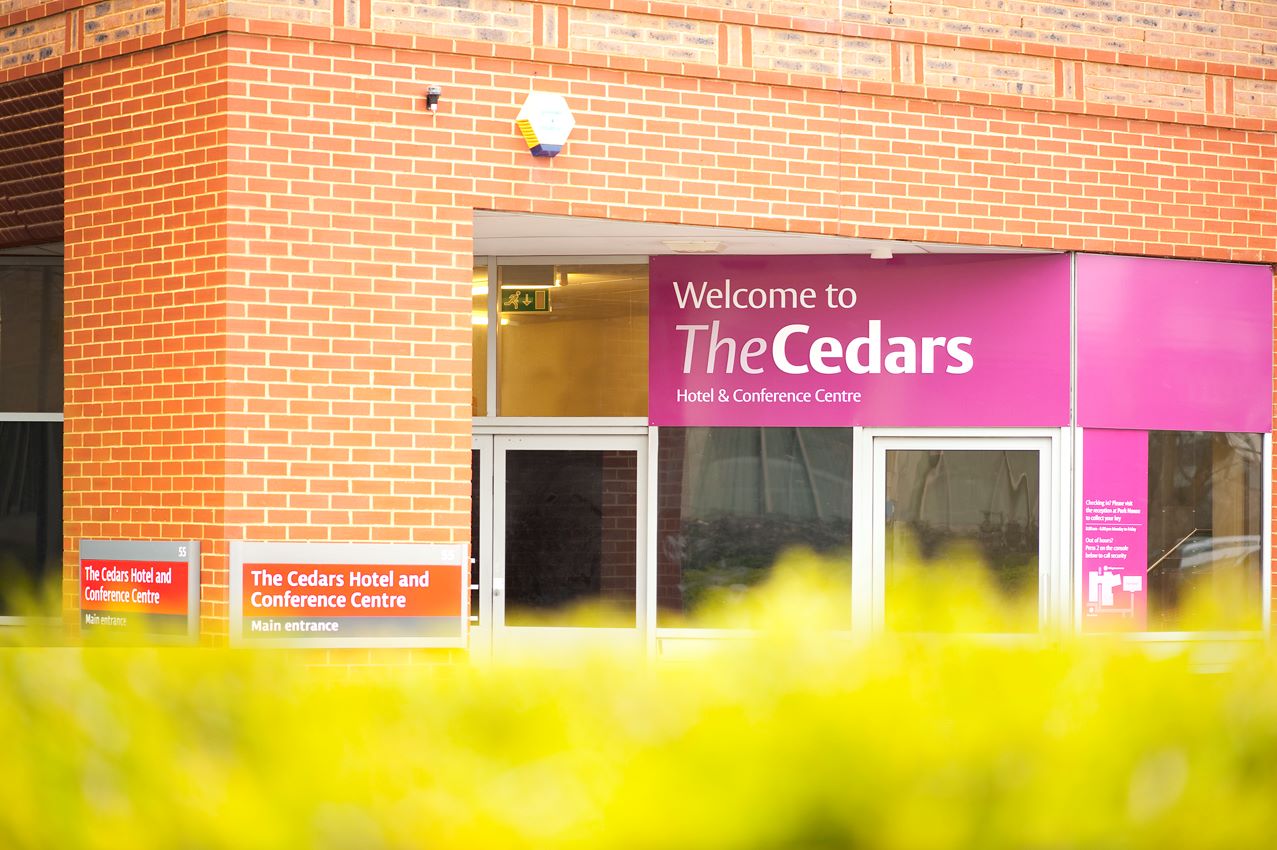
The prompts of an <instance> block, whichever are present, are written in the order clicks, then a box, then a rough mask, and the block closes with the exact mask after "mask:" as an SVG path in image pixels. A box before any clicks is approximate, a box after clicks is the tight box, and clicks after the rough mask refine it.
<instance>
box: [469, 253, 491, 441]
mask: <svg viewBox="0 0 1277 850" xmlns="http://www.w3.org/2000/svg"><path fill="white" fill-rule="evenodd" d="M472 281H473V283H472V290H471V292H472V295H471V299H472V302H471V306H470V327H471V332H470V345H471V355H470V411H471V413H470V415H471V416H487V415H488V266H487V265H486V264H485V265H482V266H475V267H474V275H473V277H472Z"/></svg>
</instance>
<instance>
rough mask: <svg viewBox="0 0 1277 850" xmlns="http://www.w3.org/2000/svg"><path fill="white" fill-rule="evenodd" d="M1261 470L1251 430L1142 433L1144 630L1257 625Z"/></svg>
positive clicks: (1259, 447)
mask: <svg viewBox="0 0 1277 850" xmlns="http://www.w3.org/2000/svg"><path fill="white" fill-rule="evenodd" d="M1262 468H1263V449H1262V442H1261V438H1260V435H1259V434H1223V433H1205V432H1201V431H1153V432H1150V433H1149V436H1148V544H1149V545H1148V557H1149V568H1148V627H1149V629H1151V630H1154V631H1178V630H1184V629H1257V628H1259V627H1260V625H1261V624H1262V616H1263V615H1262V605H1263V586H1262V582H1263V540H1262V538H1261V528H1262V526H1261V521H1262V516H1263V514H1262V511H1263V472H1262Z"/></svg>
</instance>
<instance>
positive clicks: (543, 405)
mask: <svg viewBox="0 0 1277 850" xmlns="http://www.w3.org/2000/svg"><path fill="white" fill-rule="evenodd" d="M499 276H500V281H501V293H502V297H503V304H504V303H505V301H506V300H507V299H509V298H510V296H512V295H514V294H515V293H519V294H520V295H522V296H525V300H528V301H529V302H534V301H535V298H534V296H538V294H539V293H544V296H545V301H546V303H545V306H547V307H548V309H544V310H541V309H537V310H533V309H527V310H518V311H516V310H512V309H504V308H503V309H502V311H501V325H500V330H499V331H498V334H497V342H498V346H499V358H500V369H499V370H498V372H499V376H498V387H499V392H498V395H499V399H498V405H499V408H500V410H499V412H500V415H502V416H646V415H647V266H646V264H642V265H563V266H550V265H545V266H502V267H501V269H500V271H499ZM538 297H539V296H538ZM528 306H529V307H532V306H535V305H534V304H533V303H530V304H529V305H528Z"/></svg>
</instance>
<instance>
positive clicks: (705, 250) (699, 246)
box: [661, 239, 727, 254]
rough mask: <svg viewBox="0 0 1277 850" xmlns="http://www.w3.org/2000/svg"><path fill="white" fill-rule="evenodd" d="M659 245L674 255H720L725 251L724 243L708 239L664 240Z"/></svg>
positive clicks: (725, 245) (725, 244)
mask: <svg viewBox="0 0 1277 850" xmlns="http://www.w3.org/2000/svg"><path fill="white" fill-rule="evenodd" d="M661 244H662V245H664V246H665V247H666V248H669V249H670V250H671V251H673V252H674V253H675V254H721V253H723V252H724V251H726V250H727V243H726V242H715V241H713V240H710V239H666V240H663V241H662V242H661Z"/></svg>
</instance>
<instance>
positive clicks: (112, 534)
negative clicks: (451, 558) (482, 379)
mask: <svg viewBox="0 0 1277 850" xmlns="http://www.w3.org/2000/svg"><path fill="white" fill-rule="evenodd" d="M325 47H326V49H325V56H324V57H319V56H316V55H312V54H311V44H310V43H309V42H306V41H300V40H293V41H290V40H277V41H274V42H271V41H268V40H267V39H265V38H263V37H256V36H245V35H231V34H224V35H217V36H211V37H206V38H201V39H197V40H194V41H188V42H182V43H180V44H177V45H173V46H170V47H163V48H156V49H152V50H146V51H142V52H140V53H134V54H130V55H127V56H122V57H119V58H116V59H110V60H105V61H100V62H95V63H92V64H88V65H84V66H80V67H77V68H74V69H71V70H69V71H68V72H67V82H66V103H67V108H66V138H67V146H66V158H67V180H66V185H67V189H66V222H67V227H66V243H67V247H66V251H67V264H66V301H67V347H66V373H67V390H66V411H65V412H66V434H67V448H66V463H67V467H66V497H67V501H66V509H65V535H66V540H65V559H66V560H65V564H66V570H67V572H66V581H65V586H66V591H67V596H68V605H69V607H73V602H74V599H75V596H76V594H77V593H78V587H77V586H76V582H77V578H76V575H75V560H74V559H75V550H76V546H77V544H78V541H79V539H81V538H83V537H102V538H108V539H175V538H176V539H186V538H191V539H197V540H200V541H201V542H202V543H203V545H204V549H203V571H202V599H203V602H202V617H201V630H202V633H203V635H204V639H205V641H206V642H210V643H219V642H221V641H222V640H223V639H224V636H225V634H226V629H227V616H228V610H227V589H228V581H229V572H228V561H227V556H228V546H227V543H228V541H231V540H237V539H239V540H297V541H327V540H332V541H376V542H395V541H412V542H457V541H466V540H468V539H469V519H468V512H469V498H470V483H469V479H470V463H469V460H470V458H469V449H470V445H469V443H470V431H469V429H470V368H469V367H470V351H469V349H470V325H469V310H470V291H469V287H470V262H471V257H470V253H471V242H470V226H471V225H470V222H471V216H472V213H471V209H470V207H469V206H468V205H467V204H466V202H465V200H464V198H459V197H458V196H456V195H455V194H453V192H452V191H444V190H443V188H442V187H441V186H440V185H439V184H440V183H442V181H444V180H446V179H447V176H448V174H449V169H446V168H440V167H439V165H438V162H437V161H435V160H433V159H432V158H431V157H428V156H424V155H422V154H421V152H422V151H423V150H428V149H429V148H430V146H431V145H432V144H434V143H436V142H437V141H439V140H440V138H441V136H440V134H441V133H443V134H444V135H447V134H448V132H449V131H447V130H446V129H441V128H440V127H439V126H438V123H437V122H433V117H434V116H430V115H428V114H427V113H426V112H425V110H424V109H423V108H418V106H419V104H418V103H417V100H418V99H417V98H416V96H415V92H416V88H418V86H417V85H416V83H407V82H405V81H404V79H403V78H402V77H401V76H396V75H387V74H377V73H374V72H373V61H372V59H371V58H369V57H368V54H364V60H363V61H362V63H361V62H355V61H354V60H353V59H352V56H353V54H354V51H355V50H356V48H354V47H351V46H346V47H340V46H337V47H334V46H333V45H326V46H325ZM358 49H360V50H362V49H363V48H358ZM382 53H384V55H381V54H379V58H380V59H381V60H389V59H390V58H391V53H390V51H382ZM356 66H358V67H356ZM365 66H366V67H365ZM449 137H450V136H449Z"/></svg>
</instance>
